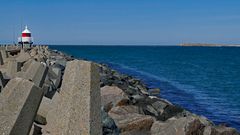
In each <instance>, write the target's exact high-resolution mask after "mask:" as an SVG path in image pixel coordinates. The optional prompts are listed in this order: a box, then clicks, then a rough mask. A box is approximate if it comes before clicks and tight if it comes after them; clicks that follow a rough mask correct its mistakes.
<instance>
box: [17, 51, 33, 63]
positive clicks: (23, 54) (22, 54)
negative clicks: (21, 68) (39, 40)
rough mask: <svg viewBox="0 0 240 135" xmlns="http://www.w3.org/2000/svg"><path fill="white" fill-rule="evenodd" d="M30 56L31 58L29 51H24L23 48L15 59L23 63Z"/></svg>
mask: <svg viewBox="0 0 240 135" xmlns="http://www.w3.org/2000/svg"><path fill="white" fill-rule="evenodd" d="M30 58H31V56H30V54H29V53H27V52H25V51H24V50H21V52H20V53H19V55H18V56H17V58H16V60H17V62H20V63H22V64H23V63H24V62H26V61H27V60H29V59H30Z"/></svg>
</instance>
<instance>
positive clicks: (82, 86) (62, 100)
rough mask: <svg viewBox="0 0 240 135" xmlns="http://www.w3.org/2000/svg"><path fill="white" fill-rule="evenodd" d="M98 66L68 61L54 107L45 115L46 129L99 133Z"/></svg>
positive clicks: (85, 134) (77, 134) (76, 134)
mask: <svg viewBox="0 0 240 135" xmlns="http://www.w3.org/2000/svg"><path fill="white" fill-rule="evenodd" d="M99 80H100V79H99V72H98V66H97V65H96V64H94V63H91V62H87V61H79V60H74V61H71V62H68V63H67V67H66V70H65V74H64V76H63V83H62V86H61V90H60V93H59V94H60V95H59V96H60V97H59V101H58V104H57V107H56V109H55V110H53V111H51V112H49V113H48V115H47V123H48V124H47V126H46V127H47V131H48V132H49V133H50V134H55V135H64V134H66V135H67V134H71V135H101V134H102V124H101V97H100V86H99Z"/></svg>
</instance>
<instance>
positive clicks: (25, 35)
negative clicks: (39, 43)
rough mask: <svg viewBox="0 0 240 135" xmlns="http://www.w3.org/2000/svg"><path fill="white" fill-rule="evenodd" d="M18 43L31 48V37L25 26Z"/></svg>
mask: <svg viewBox="0 0 240 135" xmlns="http://www.w3.org/2000/svg"><path fill="white" fill-rule="evenodd" d="M18 43H19V44H21V45H23V46H31V45H32V44H33V39H32V35H31V32H30V31H29V30H28V27H27V26H25V30H24V31H23V32H22V35H21V37H19V38H18Z"/></svg>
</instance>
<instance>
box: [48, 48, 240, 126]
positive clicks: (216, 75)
mask: <svg viewBox="0 0 240 135" xmlns="http://www.w3.org/2000/svg"><path fill="white" fill-rule="evenodd" d="M50 48H52V49H57V50H60V51H63V52H65V53H67V54H71V55H73V56H74V57H76V58H85V59H88V60H92V61H96V62H101V63H106V64H108V65H110V67H112V68H113V69H116V70H118V71H120V72H122V73H125V74H129V75H132V76H135V77H137V78H140V79H141V80H143V81H144V82H145V83H146V84H147V85H148V86H149V87H153V88H155V87H159V88H161V94H160V96H161V97H163V98H165V99H167V100H169V101H171V102H172V103H174V104H177V105H180V106H182V107H184V108H186V109H187V110H190V111H191V112H194V113H196V114H198V115H203V116H206V117H207V118H209V119H210V120H212V121H214V122H215V123H216V124H219V123H226V124H227V125H229V126H232V127H235V128H237V129H238V130H240V48H237V47H179V46H50Z"/></svg>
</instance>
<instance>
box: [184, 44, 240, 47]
mask: <svg viewBox="0 0 240 135" xmlns="http://www.w3.org/2000/svg"><path fill="white" fill-rule="evenodd" d="M180 46H199V47H201V46H206V47H240V44H207V43H183V44H180Z"/></svg>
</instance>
